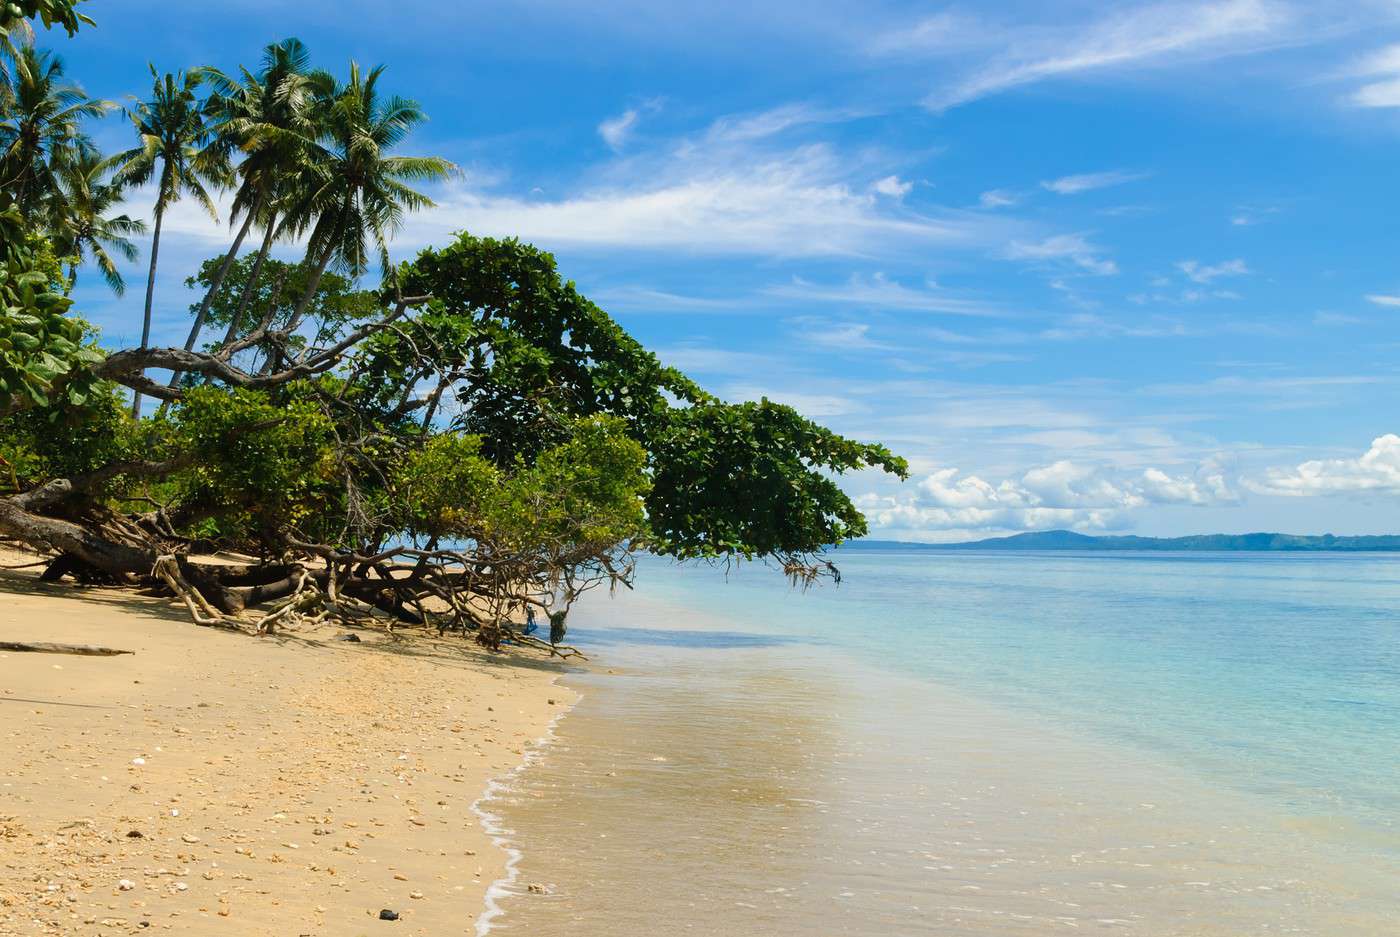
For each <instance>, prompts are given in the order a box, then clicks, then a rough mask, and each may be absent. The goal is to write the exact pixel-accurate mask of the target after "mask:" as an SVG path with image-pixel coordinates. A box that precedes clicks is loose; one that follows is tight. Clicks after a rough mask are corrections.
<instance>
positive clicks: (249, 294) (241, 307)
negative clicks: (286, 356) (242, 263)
mask: <svg viewBox="0 0 1400 937" xmlns="http://www.w3.org/2000/svg"><path fill="white" fill-rule="evenodd" d="M276 236H277V215H276V214H275V213H274V214H273V216H272V217H271V218H269V219H268V220H267V233H266V234H264V235H263V241H262V247H260V248H258V256H257V259H256V260H254V261H253V269H252V270H250V271H248V282H247V283H244V284H243V295H242V296H240V297H239V299H238V309H237V310H235V311H234V313H233V317H232V318H231V319H229V323H228V331H227V332H225V333H224V340H223V342H222V344H224V345H228V344H230V343H231V342H232V341H233V340H234V339H235V338H237V337H238V327H239V326H240V325H241V324H242V323H243V313H245V312H247V311H248V304H249V303H250V302H252V300H253V293H254V292H256V291H257V288H258V276H259V274H261V273H262V268H263V261H265V260H267V255H268V253H269V252H270V251H271V250H272V241H273V239H274V238H275V237H276Z"/></svg>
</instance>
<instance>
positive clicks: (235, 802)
mask: <svg viewBox="0 0 1400 937" xmlns="http://www.w3.org/2000/svg"><path fill="white" fill-rule="evenodd" d="M20 561H22V557H21V556H20V555H18V554H14V553H4V552H0V562H3V563H6V564H8V563H16V562H20ZM0 595H3V596H4V601H3V603H0V640H16V641H54V642H72V643H81V644H102V645H107V646H112V647H119V648H124V649H129V650H133V651H135V652H136V653H135V654H134V655H123V656H121V657H103V658H96V657H73V656H68V655H50V654H32V653H13V652H7V653H0V712H3V713H4V719H3V720H0V725H3V727H4V734H5V736H6V739H7V741H8V742H9V747H10V749H11V750H12V751H13V752H14V753H15V754H14V756H13V757H12V758H11V759H10V760H9V761H8V763H7V764H5V765H4V766H3V768H0V844H2V845H3V848H0V933H5V934H13V935H16V937H19V935H39V934H97V933H102V934H114V933H117V934H120V933H150V932H152V931H165V932H172V933H192V932H194V933H200V934H214V935H217V934H238V935H253V937H258V935H267V937H272V935H278V937H281V935H286V934H328V935H339V934H346V935H358V934H360V933H363V932H365V931H370V932H372V931H373V928H375V927H379V926H388V925H387V924H384V925H381V923H380V921H379V920H378V915H379V912H380V910H381V909H388V910H392V911H395V912H397V913H398V914H399V915H400V920H399V921H398V922H397V923H396V924H395V925H394V926H395V927H396V930H395V932H396V933H405V934H423V935H430V934H431V935H436V934H453V933H458V934H472V933H481V932H483V931H481V930H480V926H481V925H480V923H479V922H480V921H481V920H482V919H483V918H484V917H485V916H486V915H487V914H488V913H489V912H490V910H491V907H492V906H493V905H494V903H495V897H497V896H499V894H500V890H501V889H508V888H509V883H510V882H511V881H514V880H515V879H514V877H513V876H514V875H515V872H514V864H513V862H512V853H511V852H510V851H509V848H508V847H507V846H506V845H505V844H503V843H501V842H498V837H497V836H494V835H493V834H491V833H489V832H488V830H487V828H486V826H485V825H484V823H483V819H484V817H483V815H482V812H481V811H480V810H479V805H482V804H484V803H487V802H488V801H489V798H490V796H491V794H492V793H493V792H494V791H496V790H497V789H499V788H500V786H501V785H502V784H504V783H508V782H509V779H510V778H511V777H514V776H516V775H518V773H519V771H521V770H523V768H524V767H525V766H526V765H528V764H529V763H530V761H531V760H532V758H531V754H532V753H533V752H534V751H535V749H536V748H537V747H538V746H540V745H543V744H547V742H548V740H549V739H550V738H551V737H552V733H553V727H554V725H555V724H556V723H557V722H558V720H559V719H560V718H562V716H563V715H564V714H565V713H567V712H568V711H569V709H571V708H572V706H573V704H574V702H575V700H576V696H575V694H574V692H573V691H572V690H570V689H569V688H567V687H565V686H562V685H559V684H558V683H557V681H558V678H559V676H560V675H561V674H562V673H563V672H564V668H563V666H562V665H561V664H560V663H559V662H557V661H549V660H547V659H545V658H543V657H539V656H535V655H532V654H529V653H528V652H526V653H522V652H520V651H518V650H517V651H514V652H512V654H511V655H510V656H508V657H499V656H496V655H491V654H489V653H487V652H485V651H484V650H482V649H480V648H477V647H476V646H475V645H473V644H471V643H470V642H468V641H464V640H462V639H460V638H456V639H450V638H449V639H442V640H439V639H435V638H431V637H427V636H420V635H411V636H408V637H403V636H400V637H399V638H398V639H391V638H388V637H387V636H385V635H384V634H382V633H380V632H370V631H364V630H358V631H356V632H355V633H356V635H357V636H358V637H359V638H360V639H361V640H360V642H358V643H355V642H342V641H339V640H337V638H338V637H339V635H340V634H343V633H345V631H346V629H315V630H304V631H298V632H295V633H288V634H281V635H278V636H275V637H269V638H261V639H259V638H253V637H250V636H247V635H241V634H232V633H229V632H225V631H221V630H216V629H210V628H200V627H197V626H195V625H194V624H192V623H191V622H190V621H189V619H188V617H187V615H186V613H185V611H184V609H183V608H180V607H177V606H176V605H175V604H174V603H173V602H171V601H168V600H162V599H157V598H143V597H140V596H133V595H132V594H130V593H127V592H121V591H117V590H106V589H100V588H87V587H81V586H73V585H71V584H57V585H46V584H42V583H39V582H38V581H37V572H35V571H30V570H0ZM515 861H516V862H518V859H516V860H515Z"/></svg>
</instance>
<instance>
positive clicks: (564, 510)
mask: <svg viewBox="0 0 1400 937" xmlns="http://www.w3.org/2000/svg"><path fill="white" fill-rule="evenodd" d="M648 484H649V482H648V480H647V476H646V452H645V451H644V450H643V449H642V447H641V446H640V445H639V444H638V443H637V442H636V441H635V440H633V439H630V438H628V436H627V434H626V427H625V425H624V424H623V423H622V421H620V420H617V419H615V418H609V417H597V418H591V419H584V420H579V421H577V422H576V423H574V425H573V426H572V427H571V430H570V432H569V434H568V439H567V440H565V441H564V442H562V443H560V444H559V445H557V446H553V447H551V448H549V449H546V450H545V451H544V452H543V453H541V454H540V456H539V458H538V459H537V460H535V461H534V463H533V464H525V463H521V464H518V465H516V466H514V467H513V470H510V471H505V470H502V469H501V468H499V467H497V466H496V465H495V464H493V463H492V462H491V461H490V460H488V459H487V458H485V457H484V456H483V455H482V440H481V437H479V436H472V435H463V434H460V433H452V432H448V433H441V434H438V435H436V436H433V437H432V438H430V439H428V440H427V441H426V442H425V444H424V445H423V447H422V448H421V449H419V450H418V451H416V452H415V453H413V454H412V455H411V456H410V457H409V458H408V459H406V460H404V461H403V462H402V463H401V465H400V466H399V467H398V469H397V470H396V472H395V474H394V479H393V500H394V504H395V505H396V506H397V509H398V511H400V512H401V517H402V523H403V525H404V527H405V528H406V529H407V530H408V531H409V532H410V533H412V534H416V535H419V536H426V537H429V538H432V539H434V540H472V541H475V542H477V543H480V544H489V545H490V548H491V549H492V551H493V552H494V551H508V552H512V553H520V552H528V551H540V552H547V553H551V554H554V555H563V554H570V553H577V552H589V553H591V552H595V551H600V550H606V549H610V548H611V547H612V546H613V545H614V544H618V543H622V542H624V541H627V540H630V539H633V538H637V537H639V536H641V535H642V533H643V531H644V529H645V524H646V519H645V515H644V513H643V510H642V495H643V494H644V493H645V492H646V489H647V486H648Z"/></svg>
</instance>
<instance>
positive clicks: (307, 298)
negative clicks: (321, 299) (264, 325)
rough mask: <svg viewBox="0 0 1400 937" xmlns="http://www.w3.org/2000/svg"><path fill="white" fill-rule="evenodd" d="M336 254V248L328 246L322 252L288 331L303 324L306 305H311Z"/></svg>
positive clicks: (293, 313)
mask: <svg viewBox="0 0 1400 937" xmlns="http://www.w3.org/2000/svg"><path fill="white" fill-rule="evenodd" d="M334 254H335V248H334V247H330V246H328V247H327V248H326V250H325V252H324V253H322V254H321V259H320V260H318V261H316V269H315V270H313V271H312V273H311V277H310V278H309V279H308V280H307V281H306V292H304V293H302V294H301V299H299V300H297V306H296V309H294V310H292V321H291V322H289V323H288V324H287V331H288V332H293V331H295V330H296V327H297V326H299V325H301V320H302V317H303V316H305V315H306V307H307V306H309V305H311V300H312V299H313V298H314V297H315V296H316V289H317V287H319V286H320V285H321V278H322V277H323V276H325V275H326V268H327V267H328V266H330V263H331V257H332V256H334ZM307 259H308V260H309V259H310V258H307Z"/></svg>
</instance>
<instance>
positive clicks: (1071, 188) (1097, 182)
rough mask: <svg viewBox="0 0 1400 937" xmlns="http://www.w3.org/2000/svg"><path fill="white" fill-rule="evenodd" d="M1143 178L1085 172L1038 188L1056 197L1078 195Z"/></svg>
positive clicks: (1131, 174) (1116, 172)
mask: <svg viewBox="0 0 1400 937" xmlns="http://www.w3.org/2000/svg"><path fill="white" fill-rule="evenodd" d="M1145 178H1147V173H1142V172H1125V171H1123V170H1121V169H1117V170H1113V171H1112V172H1086V173H1080V174H1078V175H1074V176H1061V177H1060V178H1058V179H1049V180H1047V181H1045V182H1042V183H1041V184H1040V187H1041V188H1043V189H1046V190H1048V191H1050V192H1054V193H1056V194H1057V195H1078V194H1079V193H1081V192H1091V191H1093V190H1094V189H1106V188H1109V187H1110V186H1115V185H1123V184H1124V183H1127V182H1136V181H1137V180H1139V179H1145Z"/></svg>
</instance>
